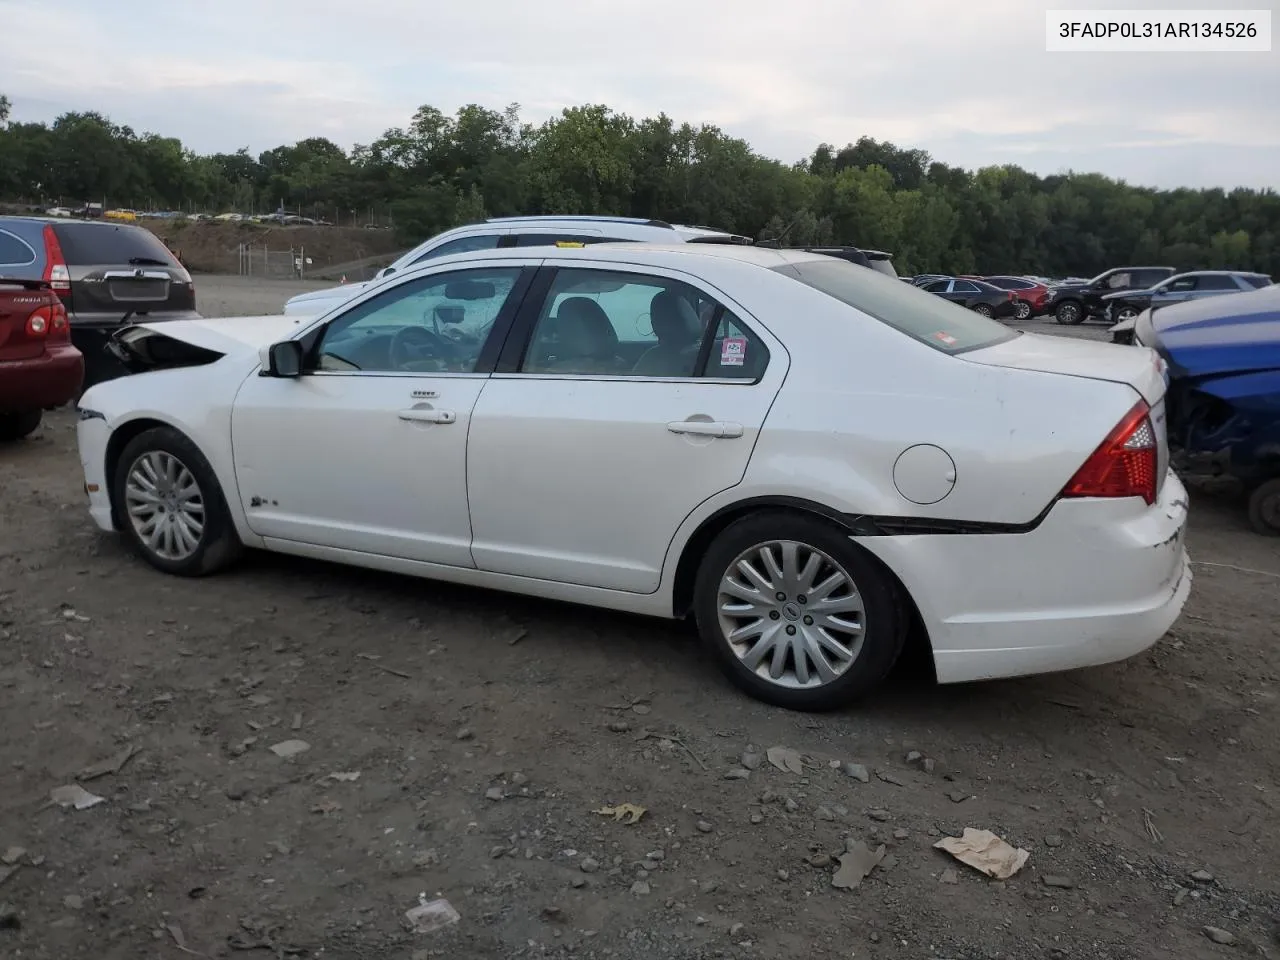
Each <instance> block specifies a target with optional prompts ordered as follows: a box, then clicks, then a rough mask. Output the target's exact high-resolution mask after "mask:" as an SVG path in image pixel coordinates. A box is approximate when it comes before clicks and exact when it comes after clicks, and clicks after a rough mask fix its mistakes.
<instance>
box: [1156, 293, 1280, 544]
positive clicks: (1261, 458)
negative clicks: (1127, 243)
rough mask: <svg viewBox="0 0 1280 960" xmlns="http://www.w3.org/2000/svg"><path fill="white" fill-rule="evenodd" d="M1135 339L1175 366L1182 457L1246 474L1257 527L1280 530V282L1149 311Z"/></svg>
mask: <svg viewBox="0 0 1280 960" xmlns="http://www.w3.org/2000/svg"><path fill="white" fill-rule="evenodd" d="M1134 343H1136V344H1137V345H1139V346H1141V347H1145V348H1153V349H1155V351H1156V352H1157V353H1158V354H1159V355H1160V356H1161V357H1162V358H1163V359H1164V361H1165V363H1166V364H1167V366H1168V371H1169V392H1168V397H1167V403H1166V409H1167V419H1168V431H1169V443H1170V447H1171V449H1172V454H1173V463H1174V465H1175V466H1176V467H1177V468H1178V469H1179V470H1180V471H1182V472H1184V473H1185V474H1187V475H1189V476H1201V477H1220V476H1225V477H1229V478H1231V479H1233V480H1236V481H1238V482H1239V483H1240V484H1241V485H1242V486H1243V488H1244V491H1245V493H1246V494H1247V496H1248V513H1249V522H1250V524H1251V525H1252V526H1253V528H1254V530H1256V531H1257V532H1258V533H1261V534H1265V535H1267V536H1280V287H1277V286H1266V287H1263V288H1262V289H1259V290H1253V291H1251V292H1247V293H1236V294H1233V295H1231V296H1228V297H1213V298H1209V299H1202V300H1197V301H1193V302H1190V303H1180V304H1173V305H1172V306H1169V307H1165V308H1164V309H1162V310H1160V311H1159V312H1154V311H1152V310H1144V311H1143V312H1142V313H1140V314H1139V315H1138V318H1137V324H1136V328H1135V331H1134Z"/></svg>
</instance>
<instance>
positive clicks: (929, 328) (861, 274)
mask: <svg viewBox="0 0 1280 960" xmlns="http://www.w3.org/2000/svg"><path fill="white" fill-rule="evenodd" d="M772 269H773V270H775V271H776V272H778V273H781V274H783V275H785V276H789V277H791V278H793V279H795V280H797V281H799V282H800V283H803V284H804V285H805V286H808V287H812V288H813V289H815V290H818V291H821V292H822V293H825V294H826V295H827V296H829V297H833V298H835V299H836V300H839V301H840V302H841V303H844V304H847V305H848V306H851V307H853V308H855V309H857V310H861V311H862V312H863V313H866V314H868V315H870V316H872V317H874V318H875V319H876V320H879V321H880V322H881V323H884V324H887V325H888V326H890V327H893V328H894V329H895V330H897V331H899V332H900V333H904V334H906V335H907V336H909V337H911V338H912V339H914V340H919V341H920V342H921V343H924V344H927V345H928V346H930V347H933V349H935V350H939V351H941V352H943V353H953V354H954V353H963V352H964V351H966V350H977V349H979V348H981V347H989V346H991V345H993V344H996V343H1002V342H1004V341H1005V340H1010V339H1012V338H1013V337H1014V336H1016V334H1015V333H1014V332H1013V331H1012V330H1009V329H1008V328H1007V327H1005V326H1004V325H1003V324H1001V323H999V322H997V321H995V320H990V319H988V318H986V317H983V316H981V315H980V314H977V313H974V312H973V311H972V310H966V309H965V308H964V307H961V306H958V305H956V304H954V303H951V302H950V301H949V300H946V299H944V298H942V297H936V296H934V295H933V294H931V293H926V292H924V291H923V290H920V289H918V288H916V287H912V286H908V285H907V284H905V283H899V282H898V281H897V280H895V279H893V278H890V277H887V276H885V275H884V274H882V273H879V272H877V271H875V270H860V269H858V268H857V267H855V266H853V265H852V264H848V263H840V262H839V261H835V260H826V259H823V260H818V259H815V260H803V261H800V262H797V263H788V264H784V265H782V266H780V267H773V268H772Z"/></svg>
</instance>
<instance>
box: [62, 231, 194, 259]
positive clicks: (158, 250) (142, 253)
mask: <svg viewBox="0 0 1280 960" xmlns="http://www.w3.org/2000/svg"><path fill="white" fill-rule="evenodd" d="M53 232H54V234H55V235H56V236H57V238H58V246H60V247H61V248H62V255H63V256H64V257H66V260H67V264H68V265H69V266H73V267H94V266H103V265H124V264H136V263H138V262H139V261H142V263H143V264H144V265H145V264H146V263H159V264H162V265H164V266H167V267H179V266H181V264H179V263H178V261H177V260H176V259H175V258H174V256H173V254H172V253H170V252H169V248H168V247H166V246H165V245H164V244H163V243H161V242H160V238H159V237H157V236H156V235H155V234H154V233H152V232H151V231H150V230H144V229H143V228H142V227H128V226H124V225H119V226H117V225H112V224H106V223H57V224H54V227H53Z"/></svg>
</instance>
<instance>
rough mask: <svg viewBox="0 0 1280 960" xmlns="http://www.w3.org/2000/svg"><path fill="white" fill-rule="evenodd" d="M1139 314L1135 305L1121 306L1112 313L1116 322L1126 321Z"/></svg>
mask: <svg viewBox="0 0 1280 960" xmlns="http://www.w3.org/2000/svg"><path fill="white" fill-rule="evenodd" d="M1137 315H1138V311H1137V310H1135V309H1134V308H1133V307H1120V308H1119V309H1118V310H1116V311H1115V313H1113V314H1112V315H1111V317H1112V319H1113V320H1114V321H1115V322H1116V323H1124V322H1125V321H1126V320H1132V319H1133V318H1134V317H1136V316H1137Z"/></svg>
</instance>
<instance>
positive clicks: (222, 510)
mask: <svg viewBox="0 0 1280 960" xmlns="http://www.w3.org/2000/svg"><path fill="white" fill-rule="evenodd" d="M157 452H158V453H165V454H168V455H169V456H172V457H175V458H177V460H178V461H179V462H180V463H181V464H182V465H183V466H185V467H186V468H187V470H189V471H190V472H191V475H192V476H193V477H194V478H195V481H196V484H197V486H198V487H199V492H200V495H201V499H202V501H203V504H204V525H203V528H202V529H201V532H200V537H199V540H198V541H197V546H196V549H195V550H194V551H193V552H192V553H191V554H190V555H189V556H186V557H183V558H182V559H170V558H167V557H163V556H160V555H159V554H158V553H156V552H155V551H154V550H152V549H151V547H149V546H148V545H147V544H146V543H145V542H144V541H143V539H142V537H141V535H140V534H139V533H138V531H137V530H136V529H135V528H134V525H133V523H132V521H131V520H130V516H129V506H128V503H127V500H126V493H125V491H126V485H127V482H128V477H129V472H130V470H131V469H132V468H133V465H134V464H135V463H136V462H137V461H138V460H139V459H140V458H141V457H143V456H145V455H147V454H148V453H157ZM111 504H112V507H113V509H114V510H115V514H116V517H117V520H118V522H119V524H120V526H121V527H123V528H124V534H125V537H127V538H128V540H129V543H130V544H131V545H132V546H133V549H134V551H135V552H136V553H137V554H138V556H140V557H142V559H144V560H146V561H147V563H149V564H151V565H152V566H153V567H155V568H156V569H157V570H162V571H164V572H165V573H171V574H174V575H175V576H179V577H204V576H208V575H209V574H211V573H215V572H217V571H218V570H221V569H222V568H223V567H226V566H228V565H229V564H231V563H232V562H234V561H235V560H236V559H237V558H238V557H239V556H240V554H241V552H242V551H243V550H244V547H243V545H242V544H241V543H240V537H239V536H238V535H237V534H236V530H235V525H234V524H233V523H232V522H231V514H230V512H229V511H228V510H227V503H226V499H225V497H224V496H223V493H222V485H221V484H219V483H218V478H217V476H216V475H215V474H214V472H213V468H212V467H211V466H209V461H208V460H206V459H205V456H204V454H203V453H201V452H200V449H199V448H198V447H197V446H196V445H195V444H194V443H192V442H191V440H190V439H189V438H188V437H187V436H186V435H185V434H183V433H181V432H180V431H178V430H175V429H173V428H172V427H153V428H152V429H150V430H146V431H144V432H142V433H140V434H138V435H137V436H136V437H134V438H133V439H132V440H130V441H129V443H128V444H126V445H125V448H124V450H123V451H122V452H121V454H120V459H119V461H118V462H117V463H116V469H115V477H114V482H113V483H112V487H111Z"/></svg>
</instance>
